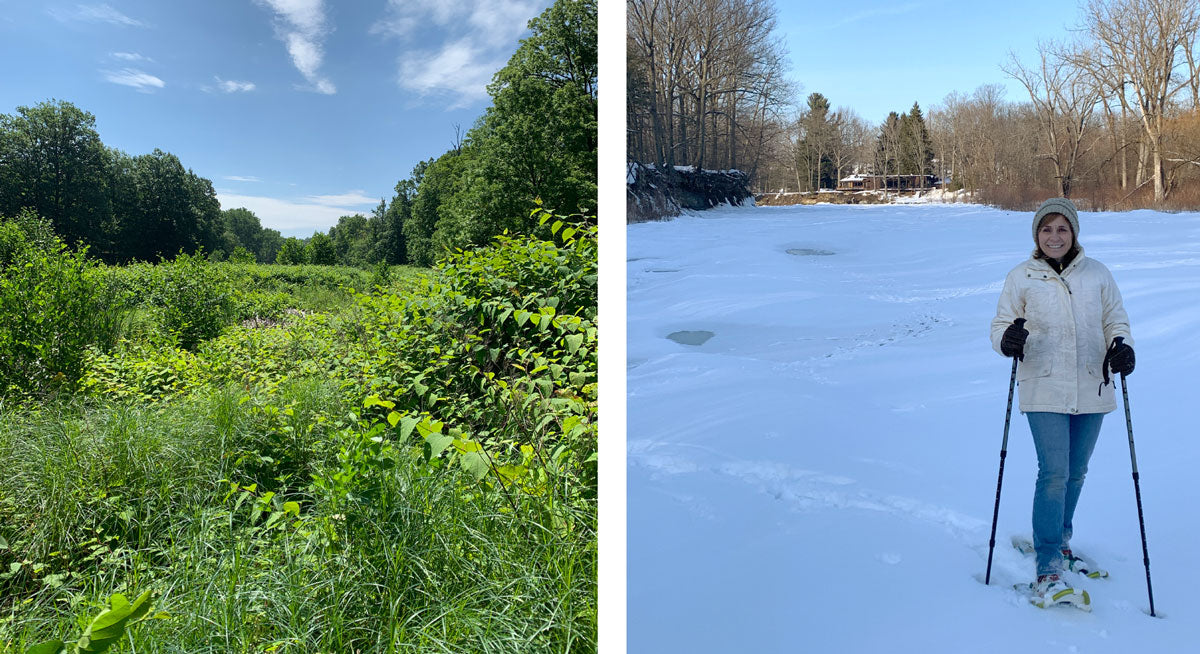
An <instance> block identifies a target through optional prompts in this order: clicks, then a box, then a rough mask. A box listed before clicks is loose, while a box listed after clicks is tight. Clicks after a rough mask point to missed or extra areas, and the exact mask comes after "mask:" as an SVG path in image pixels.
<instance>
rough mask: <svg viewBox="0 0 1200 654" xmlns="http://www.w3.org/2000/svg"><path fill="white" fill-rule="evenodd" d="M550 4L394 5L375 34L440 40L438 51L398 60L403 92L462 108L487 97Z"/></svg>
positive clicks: (502, 0) (450, 0) (400, 0)
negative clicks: (519, 43)
mask: <svg viewBox="0 0 1200 654" xmlns="http://www.w3.org/2000/svg"><path fill="white" fill-rule="evenodd" d="M548 4H549V2H548V1H547V0H492V1H489V0H388V7H387V11H386V12H385V15H384V16H383V17H382V18H380V19H379V20H378V21H376V22H375V24H374V25H372V26H371V29H370V33H371V34H374V35H380V36H383V37H388V38H398V39H401V40H403V41H405V42H406V45H410V46H411V42H413V41H416V40H417V39H422V40H423V41H427V40H428V38H429V36H430V32H431V30H430V29H429V28H430V26H434V27H436V28H437V29H436V31H435V33H436V34H437V35H438V36H439V37H440V38H439V39H438V42H437V43H436V44H435V45H434V46H433V47H428V46H421V47H408V48H406V49H405V51H404V52H403V53H401V54H400V56H399V58H398V59H397V68H398V73H399V74H398V80H397V81H398V83H399V85H400V87H401V88H403V89H406V90H409V91H413V92H415V93H416V94H417V95H419V96H421V97H429V98H431V99H437V100H439V101H444V102H446V106H447V109H456V108H460V107H464V106H467V105H470V104H472V103H474V102H478V101H481V100H484V99H486V98H487V88H486V87H487V85H488V83H489V82H491V80H492V75H493V74H494V73H495V72H496V71H497V70H499V69H500V68H501V67H503V66H504V64H505V63H506V62H507V61H508V58H509V56H511V54H512V51H513V50H514V49H515V47H516V43H517V39H518V38H520V36H521V35H522V34H524V33H525V30H526V28H527V25H528V23H529V20H530V19H531V18H533V17H534V16H536V15H538V14H539V13H540V12H541V11H542V9H544V8H545V7H546V6H548Z"/></svg>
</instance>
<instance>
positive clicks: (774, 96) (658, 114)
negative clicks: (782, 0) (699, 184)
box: [626, 0, 795, 177]
mask: <svg viewBox="0 0 1200 654" xmlns="http://www.w3.org/2000/svg"><path fill="white" fill-rule="evenodd" d="M775 14H776V10H775V7H774V5H773V4H771V2H770V1H769V0H629V1H628V5H627V10H626V17H627V32H626V51H627V62H628V65H627V73H626V74H627V93H628V101H627V116H626V120H627V125H628V127H627V130H628V140H627V148H628V153H629V157H630V158H631V159H633V160H634V161H638V162H641V163H650V164H655V165H657V166H659V167H664V168H668V169H669V168H670V167H671V166H676V165H687V166H696V167H699V168H721V169H740V170H743V171H745V172H748V173H749V174H750V175H751V177H754V176H755V175H756V174H757V172H758V169H759V168H760V166H761V165H762V164H763V163H764V161H766V160H767V159H768V158H769V157H770V155H771V151H772V148H773V146H774V145H775V139H776V136H777V134H778V132H779V129H780V126H781V122H782V113H783V112H784V111H785V109H786V107H787V105H788V102H789V101H790V99H791V97H792V95H794V93H795V91H794V86H793V85H792V83H791V82H789V81H788V80H786V79H785V77H784V73H785V71H786V66H785V58H786V51H785V49H784V47H783V44H782V42H781V41H780V40H779V39H778V38H776V37H774V36H773V35H772V30H773V29H774V26H775Z"/></svg>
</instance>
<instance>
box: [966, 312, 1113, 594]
mask: <svg viewBox="0 0 1200 654" xmlns="http://www.w3.org/2000/svg"><path fill="white" fill-rule="evenodd" d="M1015 324H1016V325H1017V327H1023V326H1024V325H1025V319H1024V318H1017V319H1016V321H1015ZM1016 386H1017V357H1013V365H1012V375H1010V376H1009V378H1008V408H1007V409H1005V411H1004V440H1003V441H1002V442H1001V443H1000V475H999V476H998V477H997V478H996V508H994V509H992V537H991V538H990V539H989V540H988V563H987V574H986V575H985V576H984V578H983V584H984V585H985V586H986V585H988V584H990V583H992V552H993V551H994V550H995V549H996V520H997V519H998V518H999V517H1000V488H1001V486H1003V485H1004V458H1005V457H1006V456H1008V425H1009V423H1011V422H1012V400H1013V389H1014V388H1016ZM1131 442H1132V441H1131Z"/></svg>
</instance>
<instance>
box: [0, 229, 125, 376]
mask: <svg viewBox="0 0 1200 654" xmlns="http://www.w3.org/2000/svg"><path fill="white" fill-rule="evenodd" d="M121 313H122V307H121V304H120V302H119V301H118V300H117V298H116V294H115V292H114V290H113V289H112V288H110V287H109V286H108V285H107V284H106V283H105V282H104V278H103V275H101V274H99V273H98V272H97V267H96V264H94V263H92V262H90V261H88V259H87V257H86V256H85V252H84V251H82V250H81V251H72V250H70V249H68V248H67V246H66V245H65V244H64V243H63V242H62V241H61V240H59V239H58V238H57V237H56V236H54V234H53V232H52V230H51V229H50V227H49V224H48V223H47V222H45V221H43V220H40V219H39V218H37V217H36V216H34V215H33V214H31V213H22V214H21V215H19V216H17V217H16V218H15V219H12V220H0V397H4V396H11V395H20V394H44V393H47V392H51V391H55V390H58V389H60V388H73V387H74V386H75V385H76V384H77V383H78V381H79V379H80V377H81V376H82V375H83V373H84V359H85V356H86V352H87V349H88V348H89V347H93V346H94V347H98V348H100V349H102V350H103V349H108V348H109V347H111V346H112V344H113V342H114V340H115V338H116V333H117V329H118V324H119V321H120V316H121Z"/></svg>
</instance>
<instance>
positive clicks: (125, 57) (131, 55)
mask: <svg viewBox="0 0 1200 654" xmlns="http://www.w3.org/2000/svg"><path fill="white" fill-rule="evenodd" d="M108 56H110V57H112V58H113V59H120V60H121V61H131V62H133V61H145V62H148V63H153V62H154V60H153V59H151V58H149V57H144V56H142V55H140V54H138V53H136V52H110V53H109V55H108Z"/></svg>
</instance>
